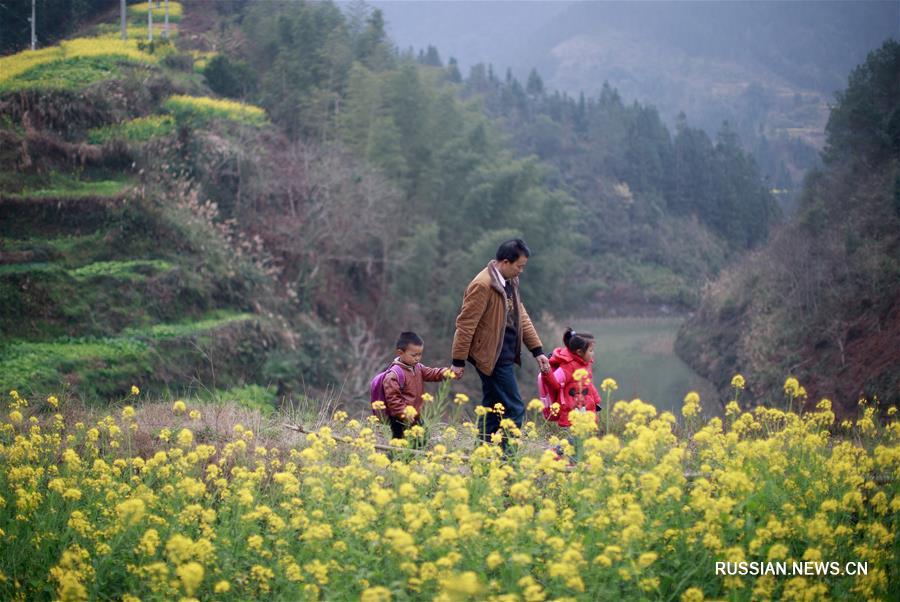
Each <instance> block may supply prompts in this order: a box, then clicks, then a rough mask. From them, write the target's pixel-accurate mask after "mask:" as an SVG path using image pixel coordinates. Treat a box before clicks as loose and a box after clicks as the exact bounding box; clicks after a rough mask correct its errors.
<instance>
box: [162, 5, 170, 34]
mask: <svg viewBox="0 0 900 602" xmlns="http://www.w3.org/2000/svg"><path fill="white" fill-rule="evenodd" d="M163 37H164V38H166V39H167V40H168V39H169V0H166V26H165V27H164V28H163Z"/></svg>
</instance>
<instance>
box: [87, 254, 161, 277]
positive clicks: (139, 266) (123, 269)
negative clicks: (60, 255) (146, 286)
mask: <svg viewBox="0 0 900 602" xmlns="http://www.w3.org/2000/svg"><path fill="white" fill-rule="evenodd" d="M171 269H172V264H171V263H169V262H168V261H162V260H161V259H132V260H127V261H97V262H94V263H91V264H88V265H86V266H84V267H82V268H78V269H75V270H72V271H71V272H69V273H70V274H71V275H72V277H74V278H75V279H76V280H90V279H91V278H100V277H106V278H116V279H119V280H130V281H136V280H141V279H143V278H145V277H146V276H148V275H150V274H152V273H156V272H167V271H169V270H171Z"/></svg>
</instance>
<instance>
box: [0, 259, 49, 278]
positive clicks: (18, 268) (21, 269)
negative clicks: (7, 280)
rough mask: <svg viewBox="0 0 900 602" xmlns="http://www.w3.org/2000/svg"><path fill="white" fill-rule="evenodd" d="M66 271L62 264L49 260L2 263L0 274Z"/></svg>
mask: <svg viewBox="0 0 900 602" xmlns="http://www.w3.org/2000/svg"><path fill="white" fill-rule="evenodd" d="M64 271H65V268H63V267H62V266H61V265H59V264H56V263H49V262H40V263H10V264H6V265H0V276H8V275H12V274H36V273H41V274H50V273H55V272H58V273H62V272H64Z"/></svg>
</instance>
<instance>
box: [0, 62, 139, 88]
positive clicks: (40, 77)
mask: <svg viewBox="0 0 900 602" xmlns="http://www.w3.org/2000/svg"><path fill="white" fill-rule="evenodd" d="M125 60H127V59H125V58H123V57H119V56H88V57H75V58H71V59H63V60H59V61H54V62H52V63H45V64H43V65H38V66H37V67H34V68H32V69H29V70H28V71H26V72H24V73H22V74H20V75H18V76H16V77H14V78H12V79H10V80H9V81H6V82H4V83H3V84H0V92H13V91H18V90H32V89H39V90H80V89H82V88H84V87H85V86H88V85H90V84H93V83H96V82H99V81H103V80H106V79H112V78H114V77H116V76H117V75H118V73H119V68H120V67H121V65H122V63H123V61H125Z"/></svg>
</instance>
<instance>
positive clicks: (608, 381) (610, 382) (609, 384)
mask: <svg viewBox="0 0 900 602" xmlns="http://www.w3.org/2000/svg"><path fill="white" fill-rule="evenodd" d="M618 388H619V384H618V383H617V382H616V381H615V380H614V379H612V378H604V379H603V382H601V383H600V389H601V390H602V391H607V392H608V391H615V390H616V389H618Z"/></svg>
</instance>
